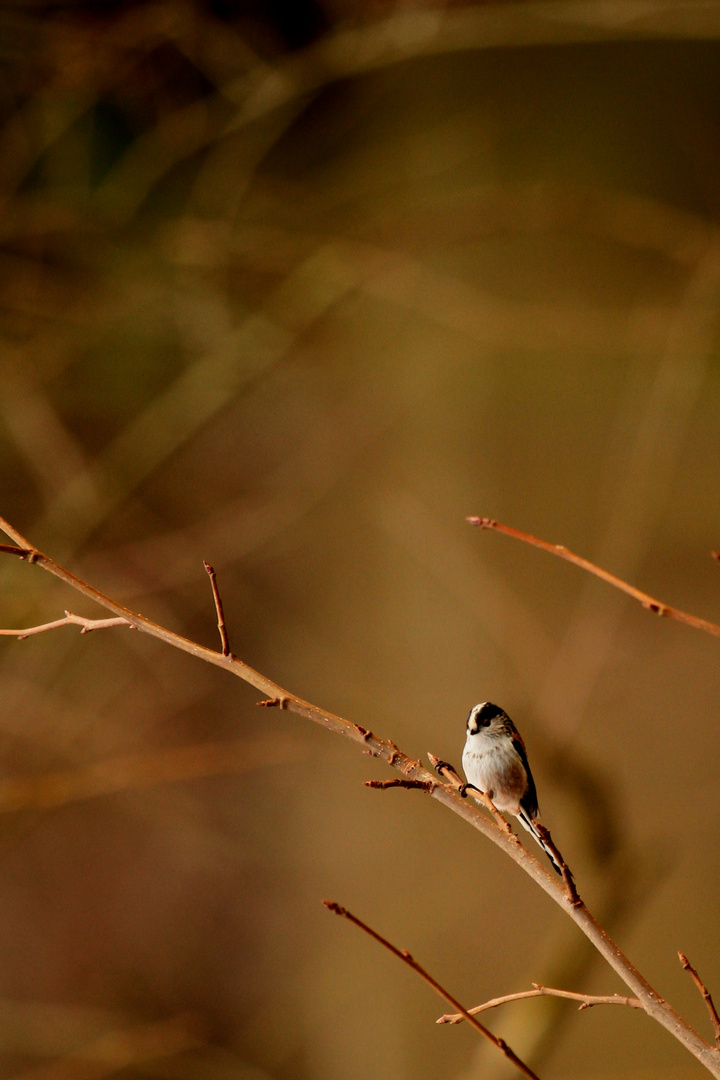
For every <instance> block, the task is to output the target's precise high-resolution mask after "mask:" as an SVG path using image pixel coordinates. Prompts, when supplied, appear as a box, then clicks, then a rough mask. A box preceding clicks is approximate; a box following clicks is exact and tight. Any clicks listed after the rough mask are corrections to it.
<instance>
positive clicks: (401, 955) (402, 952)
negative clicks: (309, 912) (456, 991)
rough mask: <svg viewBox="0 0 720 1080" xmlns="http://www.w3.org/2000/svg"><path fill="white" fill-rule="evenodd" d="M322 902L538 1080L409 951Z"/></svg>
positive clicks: (337, 907)
mask: <svg viewBox="0 0 720 1080" xmlns="http://www.w3.org/2000/svg"><path fill="white" fill-rule="evenodd" d="M323 904H324V905H325V907H327V908H329V909H330V911H332V912H334V913H335V914H336V915H341V916H342V917H343V918H344V919H348V920H349V922H351V923H353V924H354V925H355V926H357V927H359V928H360V929H361V930H364V931H365V933H366V934H369V935H370V937H371V938H374V939H375V941H379V942H380V944H381V945H384V946H385V948H386V949H389V950H390V952H391V953H393V954H394V955H395V956H397V957H398V959H400V960H402V961H403V963H405V964H407V965H408V967H411V968H412V969H413V971H416V972H417V974H418V975H419V976H420V978H421V979H424V980H425V982H426V983H428V984H429V985H430V986H432V988H433V990H434V991H435V992H436V993H437V994H439V995H440V997H442V998H445V1000H446V1001H449V1002H450V1004H451V1005H452V1006H453V1007H454V1008H456V1009H457V1010H458V1012H459V1013H460V1015H461V1016H462V1017H463V1019H465V1020H467V1021H468V1023H469V1024H472V1026H473V1027H474V1028H475V1030H476V1031H479V1032H480V1034H481V1035H483V1036H484V1037H485V1038H486V1039H487V1040H488V1041H489V1042H491V1043H493V1045H494V1046H497V1048H498V1050H501V1051H502V1053H503V1054H504V1055H505V1057H506V1058H508V1060H509V1061H512V1063H513V1065H515V1066H516V1067H517V1068H518V1069H519V1070H520V1072H521V1073H524V1075H525V1076H529V1077H531V1080H532V1078H534V1080H538V1077H537V1075H536V1074H535V1073H534V1072H533V1071H532V1069H531V1068H529V1066H527V1065H526V1064H525V1062H524V1061H522V1060H521V1059H520V1058H519V1057H518V1056H517V1054H516V1053H515V1052H514V1051H513V1050H511V1049H510V1047H509V1046H508V1044H507V1043H506V1042H505V1040H504V1039H500V1038H498V1036H497V1035H493V1033H492V1031H489V1030H488V1029H487V1028H486V1027H484V1026H483V1025H482V1024H481V1023H480V1021H479V1020H476V1019H475V1017H474V1016H473V1015H472V1013H471V1012H469V1011H468V1010H467V1009H465V1008H463V1006H462V1005H461V1004H460V1002H459V1001H457V1000H456V999H455V998H454V997H453V996H452V994H451V993H449V992H448V991H447V990H446V989H445V987H444V986H441V985H440V983H439V982H438V981H437V979H434V978H433V977H432V975H430V974H429V973H428V972H427V971H426V970H425V968H424V967H422V966H421V965H420V964H419V963H418V962H417V960H416V959H415V957H414V956H411V955H410V953H409V952H407V950H406V949H398V948H397V946H395V945H393V944H391V942H389V941H388V940H387V938H384V937H383V936H382V934H378V932H377V930H373V929H372V927H371V926H368V925H367V923H364V922H363V921H362V919H358V917H357V915H353V914H352V912H350V911H348V910H347V908H344V907H342V906H341V905H340V904H336V903H335V901H334V900H323Z"/></svg>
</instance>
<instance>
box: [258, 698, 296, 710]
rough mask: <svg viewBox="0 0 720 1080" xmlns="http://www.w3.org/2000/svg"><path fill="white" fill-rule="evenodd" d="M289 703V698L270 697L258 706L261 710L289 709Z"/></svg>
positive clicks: (259, 702)
mask: <svg viewBox="0 0 720 1080" xmlns="http://www.w3.org/2000/svg"><path fill="white" fill-rule="evenodd" d="M289 701H290V698H289V697H269V698H264V700H263V701H258V702H257V704H258V705H259V707H260V708H261V709H287V707H288V703H289Z"/></svg>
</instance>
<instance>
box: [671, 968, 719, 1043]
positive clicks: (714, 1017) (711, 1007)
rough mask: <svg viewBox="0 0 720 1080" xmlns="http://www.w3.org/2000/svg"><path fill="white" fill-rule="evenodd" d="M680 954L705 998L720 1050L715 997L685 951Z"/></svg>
mask: <svg viewBox="0 0 720 1080" xmlns="http://www.w3.org/2000/svg"><path fill="white" fill-rule="evenodd" d="M678 956H679V958H680V963H681V964H682V966H683V967H684V968H685V970H686V971H687V972H688V974H689V975H690V978H691V979H692V980H693V982H694V983H695V985H696V986H697V988H698V990H699V991H700V993H701V994H702V996H703V997H704V998H705V1004H706V1005H707V1010H708V1012H709V1013H710V1019H711V1020H712V1026H713V1030H714V1031H715V1046H716V1047H717V1049H718V1050H720V1016H718V1014H717V1009H716V1008H715V1003H714V1002H713V999H712V997H711V995H710V991H709V990H708V988H707V987H706V986H705V983H704V982H703V981H702V979H701V978H700V976H699V975H698V973H697V971H696V970H695V968H694V967H693V966H692V964H691V963H690V961H689V960H688V958H687V956H686V955H685V953H681V952H679V953H678Z"/></svg>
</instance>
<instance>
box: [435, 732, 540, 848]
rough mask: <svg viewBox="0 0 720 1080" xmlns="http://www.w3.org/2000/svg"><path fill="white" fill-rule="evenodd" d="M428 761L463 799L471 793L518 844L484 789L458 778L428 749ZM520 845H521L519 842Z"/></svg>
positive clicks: (455, 773) (451, 767) (447, 764)
mask: <svg viewBox="0 0 720 1080" xmlns="http://www.w3.org/2000/svg"><path fill="white" fill-rule="evenodd" d="M428 761H429V762H430V764H431V765H432V767H433V769H434V770H435V772H436V773H438V775H439V776H442V777H443V778H444V779H445V780H447V782H448V785H449V786H450V787H451V788H452V790H453V791H457V793H458V795H461V796H462V798H463V799H464V798H465V797H466V796H467V795H472V797H473V798H474V799H476V800H477V802H479V803H482V805H483V806H484V807H485V809H486V810H488V811H489V812H490V813H491V814H492V816H493V820H494V821H495V823H496V824H497V825H498V827H499V828H501V829H502V830H503V832H505V833H507V834H508V836H512V837H513V839H514V840H515V842H516V843H517V844H520V841H519V840H518V838H517V836H515V833H514V832H513V831H512V829H511V828H510V825H509V824H508V822H507V821H506V820H505V818H504V817H503V816H502V814H501V813H500V811H499V810H498V808H497V807H496V806H495V803H494V802H493V801H492V799H491V798H490V797H489V796H488V795H486V794H485V792H484V791H480V788H476V787H475V786H474V785H473V784H466V783H465V781H464V780H461V779H460V777H459V775H458V773H457V771H456V770H455V769H454V768H453V766H452V765H451V764H450V763H449V762H448V761H441V760H440V758H439V757H435V754H431V753H430V751H429V750H428ZM520 846H521V847H522V845H521V844H520Z"/></svg>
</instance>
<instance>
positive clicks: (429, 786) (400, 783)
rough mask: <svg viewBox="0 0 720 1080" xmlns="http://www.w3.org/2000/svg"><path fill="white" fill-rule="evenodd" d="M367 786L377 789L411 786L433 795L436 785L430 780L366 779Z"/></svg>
mask: <svg viewBox="0 0 720 1080" xmlns="http://www.w3.org/2000/svg"><path fill="white" fill-rule="evenodd" d="M364 783H365V787H369V788H374V789H375V790H376V791H385V790H386V789H387V788H392V787H399V788H410V789H413V790H417V791H426V792H427V793H428V795H432V791H433V788H434V787H435V785H434V784H433V782H432V781H431V780H430V781H428V780H365V781H364Z"/></svg>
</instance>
